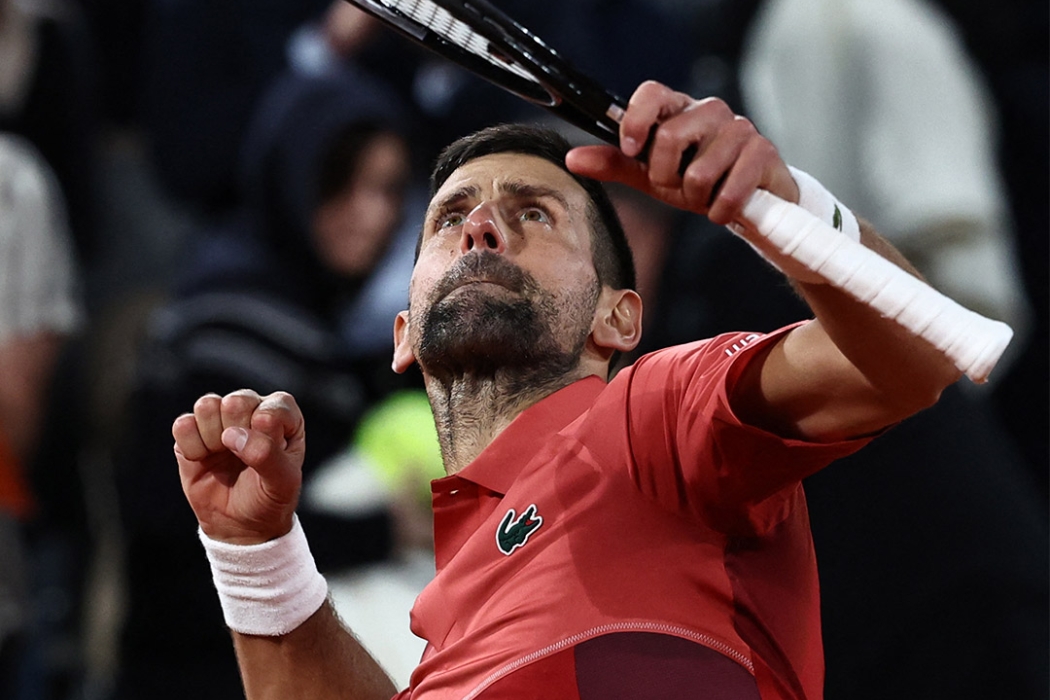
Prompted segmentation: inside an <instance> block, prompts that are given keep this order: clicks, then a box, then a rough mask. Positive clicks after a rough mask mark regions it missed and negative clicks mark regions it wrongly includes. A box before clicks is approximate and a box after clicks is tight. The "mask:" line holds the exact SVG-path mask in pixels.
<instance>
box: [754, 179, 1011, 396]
mask: <svg viewBox="0 0 1050 700" xmlns="http://www.w3.org/2000/svg"><path fill="white" fill-rule="evenodd" d="M743 215H744V218H745V219H747V220H748V221H750V222H751V224H752V225H753V226H754V227H755V229H756V230H757V231H758V233H759V234H760V235H761V236H762V237H764V238H765V239H766V241H767V242H768V243H769V244H770V245H771V246H772V247H773V248H774V249H775V250H777V251H779V252H780V253H782V254H783V255H786V256H788V257H790V258H792V259H793V260H794V261H796V262H797V263H799V264H800V265H802V266H803V267H805V268H806V269H807V270H809V271H811V272H813V273H815V274H816V275H818V276H820V277H821V278H823V279H825V280H827V283H828V284H831V285H832V286H834V287H837V288H839V289H841V290H843V291H844V292H846V293H848V294H849V295H850V296H852V297H853V298H855V299H857V300H858V301H860V302H862V303H864V304H867V305H868V306H870V307H871V308H873V309H874V310H875V311H877V312H878V313H879V314H880V315H882V316H884V317H886V318H890V319H894V320H895V321H897V322H898V323H899V324H901V326H903V327H904V328H906V329H907V330H908V331H910V332H911V333H913V334H915V335H917V336H919V337H921V338H923V339H925V340H927V341H928V342H929V343H931V344H932V345H933V346H934V347H936V348H937V349H938V350H940V351H941V352H942V353H944V355H945V356H946V357H948V359H950V360H951V361H952V362H953V363H954V364H955V366H956V367H957V368H958V369H959V370H960V371H962V372H964V373H965V374H966V376H967V377H969V378H970V379H971V380H972V381H974V382H977V383H983V382H984V381H986V380H987V378H988V375H989V374H990V373H991V371H992V369H993V368H994V367H995V365H996V363H997V362H998V361H999V358H1000V357H1001V356H1002V354H1003V352H1004V351H1005V350H1006V346H1007V345H1008V344H1009V342H1010V339H1011V338H1012V337H1013V330H1012V329H1011V328H1010V326H1008V325H1007V324H1005V323H1003V322H1001V321H996V320H993V319H990V318H986V317H984V316H982V315H980V314H978V313H975V312H974V311H971V310H970V309H967V308H965V307H963V306H961V305H960V304H958V303H957V302H955V301H953V300H952V299H949V298H948V297H946V296H945V295H943V294H941V293H940V292H938V291H937V290H935V289H934V288H933V287H931V286H929V285H928V284H926V283H925V282H923V281H922V280H920V279H918V278H916V277H914V276H913V275H911V274H909V273H908V272H905V271H904V270H903V269H901V268H900V267H898V266H896V265H894V264H893V263H891V262H890V261H889V260H887V259H886V258H884V257H882V256H881V255H879V254H878V253H875V252H874V251H872V250H870V249H869V248H866V247H864V246H863V245H861V244H860V243H857V242H855V241H853V240H851V239H850V238H849V237H847V236H844V235H843V234H842V233H841V232H839V231H837V230H836V229H834V228H832V227H831V226H829V225H828V224H826V223H824V222H823V221H821V220H820V219H818V218H817V217H815V216H813V215H812V214H810V213H809V212H808V211H806V210H805V209H802V208H801V207H799V206H797V205H795V204H792V203H790V202H786V201H784V200H782V199H780V198H779V197H777V196H776V195H773V194H772V193H770V192H767V191H765V190H758V191H756V192H755V193H754V195H752V197H751V199H750V200H749V201H748V202H747V204H746V205H745V206H744V210H743Z"/></svg>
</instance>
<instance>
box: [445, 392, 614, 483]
mask: <svg viewBox="0 0 1050 700" xmlns="http://www.w3.org/2000/svg"><path fill="white" fill-rule="evenodd" d="M605 386H606V384H605V382H604V381H603V380H602V379H601V378H600V377H597V376H594V375H591V376H589V377H586V378H584V379H581V380H579V381H576V382H573V383H572V384H570V385H569V386H567V387H564V388H562V389H559V390H558V391H556V392H554V393H553V394H551V395H550V396H548V397H546V398H544V399H542V400H541V401H539V402H537V403H535V404H533V405H532V406H530V407H529V408H527V409H525V410H524V411H522V412H521V414H520V415H519V416H518V417H517V418H515V419H514V420H513V421H512V422H511V424H510V425H508V426H507V428H506V429H505V430H504V431H503V432H502V433H500V434H499V435H498V436H496V439H495V440H493V441H492V443H491V444H490V445H489V446H488V447H486V448H485V449H484V450H483V451H482V453H481V454H480V455H478V457H477V458H476V459H475V460H474V461H473V462H471V463H470V464H468V465H467V466H466V467H464V468H463V469H462V470H461V471H460V472H459V473H457V474H454V475H452V476H447V477H444V478H442V479H438V480H437V481H435V482H434V488H435V491H437V490H442V487H443V486H444V487H447V486H448V485H449V484H448V482H450V481H452V480H457V479H465V480H467V481H470V482H473V483H475V484H477V485H479V486H482V487H484V488H486V489H489V490H490V491H495V492H496V493H499V494H506V493H507V490H508V489H509V488H510V486H511V484H513V483H514V480H515V479H516V478H517V477H518V474H519V473H520V472H521V470H522V468H523V467H524V466H525V465H526V464H527V463H528V461H529V460H530V459H531V458H532V457H533V455H534V454H535V450H530V449H523V447H524V446H525V445H529V444H532V443H533V441H535V440H536V439H537V438H541V437H543V436H547V435H553V434H554V433H557V432H558V431H560V430H561V429H562V428H564V427H565V426H567V425H568V424H569V423H571V422H572V421H574V420H576V419H577V418H578V417H579V416H580V415H581V414H582V413H583V412H584V411H586V410H587V409H588V408H590V407H591V405H592V404H593V403H594V400H595V398H596V397H597V396H598V394H600V393H601V392H602V390H603V389H604V388H605Z"/></svg>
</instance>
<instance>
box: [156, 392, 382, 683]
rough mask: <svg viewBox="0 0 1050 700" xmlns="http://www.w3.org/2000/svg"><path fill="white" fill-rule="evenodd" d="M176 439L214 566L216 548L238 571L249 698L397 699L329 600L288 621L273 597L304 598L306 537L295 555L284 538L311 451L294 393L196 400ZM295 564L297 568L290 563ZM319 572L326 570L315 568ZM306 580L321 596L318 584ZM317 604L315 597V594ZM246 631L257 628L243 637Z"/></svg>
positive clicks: (238, 641)
mask: <svg viewBox="0 0 1050 700" xmlns="http://www.w3.org/2000/svg"><path fill="white" fill-rule="evenodd" d="M172 435H173V436H174V438H175V457H176V460H177V462H178V465H179V477H180V479H181V481H182V488H183V491H184V492H185V494H186V498H187V500H188V501H189V503H190V506H191V507H192V508H193V511H194V513H195V514H196V516H197V520H198V523H199V524H200V528H201V532H202V533H203V534H204V535H205V536H206V537H205V538H204V539H205V546H206V548H207V549H208V551H209V557H211V558H212V566H213V571H214V570H216V566H217V562H219V560H218V559H217V558H215V557H216V551H221V558H222V560H223V561H222V562H219V566H218V569H219V570H220V573H219V574H217V576H222V575H223V574H222V570H223V569H224V567H225V569H227V570H228V571H230V572H232V575H231V576H230V581H228V582H226V583H229V584H230V586H229V587H230V589H231V590H232V591H233V594H232V595H231V598H232V599H233V601H234V605H233V606H232V607H231V609H233V610H234V612H233V615H234V617H236V616H238V615H243V616H244V617H245V618H246V621H245V623H244V627H242V631H240V632H239V631H237V630H236V628H237V627H238V626H240V625H239V624H236V623H235V624H231V627H232V628H234V631H233V638H234V646H235V648H236V651H237V658H238V663H239V665H240V669H241V678H242V681H243V683H244V688H245V692H246V695H247V698H248V700H271V699H273V700H276V699H278V698H279V699H281V700H286V699H287V698H310V699H311V700H326V699H329V698H330V699H331V700H389V699H390V698H391V697H392V696H393V695H394V693H395V692H396V689H395V687H394V684H393V682H392V681H391V680H390V679H389V678H388V677H387V675H386V673H385V672H384V671H383V669H382V667H381V666H380V665H379V664H378V663H377V662H376V661H375V660H374V659H373V658H372V657H371V656H370V655H369V654H368V652H367V651H366V650H365V649H364V648H363V647H362V646H361V644H360V643H359V642H358V641H357V640H356V639H355V638H354V636H353V635H352V634H351V633H350V632H349V631H348V630H347V629H346V628H345V627H344V626H343V625H342V623H341V622H340V620H339V618H338V617H337V615H336V614H335V611H334V610H333V609H332V607H331V604H330V603H328V602H324V603H323V604H321V605H320V608H319V609H317V610H314V611H313V612H312V614H310V608H305V609H301V614H300V612H299V611H296V613H295V614H297V615H299V616H298V617H296V619H294V620H291V621H288V620H287V619H282V617H285V618H286V617H287V614H286V611H285V610H284V609H282V606H281V603H279V602H275V601H274V600H273V598H277V599H279V600H282V601H283V600H284V599H286V598H287V597H289V596H291V597H292V598H294V599H296V601H297V602H299V603H300V604H302V600H303V599H302V597H301V596H296V594H297V593H298V592H299V590H298V588H297V583H298V582H299V578H301V577H302V575H303V574H302V571H303V568H302V567H300V566H298V562H300V561H301V560H302V558H304V556H305V547H306V545H305V540H302V539H299V540H298V544H297V545H296V546H299V547H301V548H302V549H300V550H297V551H295V552H293V554H294V555H295V556H287V554H288V547H289V546H290V545H292V544H295V541H294V538H285V535H288V534H289V533H290V532H291V531H292V529H293V525H294V523H295V508H296V505H297V504H298V501H299V492H300V489H301V486H302V464H303V456H304V454H305V428H304V422H303V416H302V412H301V411H300V410H299V407H298V406H297V405H296V403H295V399H294V398H292V396H290V395H289V394H286V393H283V392H278V393H275V394H270V395H269V396H265V397H262V396H259V395H258V394H256V393H255V392H253V391H247V390H242V391H237V392H234V393H232V394H228V395H227V396H224V397H220V396H218V395H215V394H209V395H206V396H203V397H201V398H200V399H198V400H197V402H196V403H195V404H194V407H193V413H187V414H183V415H181V416H179V417H178V418H177V419H176V420H175V423H174V424H173V425H172ZM300 533H301V531H300ZM281 538H284V539H283V540H281ZM300 538H301V534H300ZM278 540H280V541H278ZM268 543H272V545H271V546H269V547H263V548H262V549H263V550H269V551H267V552H264V553H261V554H260V551H259V547H258V546H257V545H265V544H268ZM253 546H255V547H253ZM242 548H243V549H242ZM300 555H302V556H300ZM260 556H261V557H264V558H267V559H266V561H267V562H269V563H274V562H276V564H275V568H274V569H273V570H268V569H267V570H265V571H262V572H259V568H260V567H259V566H258V559H257V558H258V557H260ZM306 558H307V559H309V557H306ZM282 560H283V561H284V562H286V565H285V566H284V569H286V570H284V571H282V570H281V564H280V563H281V562H282ZM288 561H291V562H293V563H294V564H296V565H295V566H292V567H289V566H287V562H288ZM310 563H311V566H310V567H309V568H310V569H312V568H313V567H312V561H311V562H310ZM262 568H263V569H266V567H265V566H264V567H262ZM257 573H261V574H262V575H256V574H257ZM312 573H313V576H314V577H318V576H319V574H317V573H316V569H313V572H312ZM282 574H283V575H282ZM305 575H306V576H308V577H309V576H310V574H309V573H306V574H305ZM216 581H217V583H218V582H219V578H217V579H216ZM274 581H277V582H278V583H277V584H275V583H274ZM308 583H311V584H312V585H310V586H309V588H310V589H311V590H314V591H317V592H318V593H322V590H321V585H320V583H318V582H317V581H316V580H313V581H308ZM275 586H276V587H275ZM280 586H283V587H284V588H283V589H281V588H280ZM271 588H274V590H270V589H271ZM223 595H229V594H228V593H223ZM309 600H311V601H316V597H313V594H311V596H310V597H309ZM227 602H228V601H227V600H226V599H224V605H223V607H224V611H226V608H227V605H226V603H227ZM316 604H317V603H316V602H313V603H311V605H316ZM238 610H239V611H240V612H237V611H238ZM306 615H308V617H306V619H305V620H304V621H302V622H301V623H300V624H295V623H296V622H299V621H300V620H302V619H303V616H306ZM275 620H276V621H277V622H275ZM227 621H228V622H229V621H230V615H229V614H228V615H227ZM286 622H288V623H289V624H287V625H286V624H284V623H286ZM245 628H247V629H250V630H251V632H252V634H246V633H243V631H244V629H245ZM271 628H272V633H271V632H270V631H269V630H270V629H271ZM289 629H290V631H288V630H289ZM256 630H261V632H260V633H259V634H256V633H255V632H256Z"/></svg>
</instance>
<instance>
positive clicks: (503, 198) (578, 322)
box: [402, 153, 600, 376]
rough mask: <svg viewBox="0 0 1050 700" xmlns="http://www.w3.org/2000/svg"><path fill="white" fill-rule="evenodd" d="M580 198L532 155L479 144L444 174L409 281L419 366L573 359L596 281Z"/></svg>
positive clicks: (460, 370) (481, 369)
mask: <svg viewBox="0 0 1050 700" xmlns="http://www.w3.org/2000/svg"><path fill="white" fill-rule="evenodd" d="M587 206H588V198H587V195H586V193H585V192H584V190H583V188H582V187H580V186H579V185H578V184H577V183H576V182H575V181H574V180H573V179H572V177H570V176H569V175H568V174H567V173H565V172H564V171H563V170H561V169H560V168H559V167H557V166H556V165H554V164H552V163H550V162H548V161H546V160H544V159H542V158H539V157H536V156H526V155H521V154H515V153H504V154H497V155H491V156H485V157H483V158H478V159H477V160H473V161H471V162H469V163H467V164H465V165H464V166H462V167H460V168H459V169H458V170H456V171H455V172H454V173H453V174H452V176H451V177H449V179H448V180H447V181H446V182H445V183H444V184H443V185H442V186H441V189H440V190H439V191H438V192H437V194H435V196H434V198H433V199H432V200H431V204H430V207H429V208H428V210H427V214H426V219H425V221H424V225H423V234H422V242H421V246H420V253H419V260H418V261H417V263H416V267H415V270H414V272H413V276H412V284H411V287H410V307H409V312H408V320H409V324H408V342H409V346H410V348H411V351H412V354H413V355H414V357H415V358H416V359H417V360H418V361H419V363H420V365H421V366H422V367H423V369H424V371H426V372H428V373H430V374H432V375H441V374H452V375H457V374H464V373H471V374H475V375H482V376H491V375H494V374H495V373H496V371H497V370H510V371H524V372H525V373H526V374H529V373H530V371H532V370H536V371H539V372H540V373H543V372H547V373H551V374H553V375H555V376H559V375H560V374H563V373H565V372H567V371H569V370H571V369H572V368H573V367H575V366H576V365H577V364H578V362H579V358H580V354H581V352H582V350H583V348H584V345H585V343H586V341H587V338H588V336H589V334H590V331H591V326H592V324H593V321H594V312H595V305H596V303H597V300H598V295H599V292H600V285H599V283H598V281H597V276H596V274H595V271H594V264H593V258H592V254H591V239H590V236H591V234H590V228H589V225H588V222H587ZM405 366H407V364H406V365H405ZM402 369H403V367H402Z"/></svg>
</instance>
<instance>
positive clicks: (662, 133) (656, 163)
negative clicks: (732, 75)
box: [649, 98, 735, 188]
mask: <svg viewBox="0 0 1050 700" xmlns="http://www.w3.org/2000/svg"><path fill="white" fill-rule="evenodd" d="M734 116H735V115H734V114H733V112H732V110H730V109H729V106H728V105H726V103H725V102H723V101H721V100H718V99H713V98H712V99H707V100H701V101H699V102H694V103H692V104H691V105H690V106H689V107H687V108H686V109H684V110H683V111H681V112H679V113H678V114H676V115H674V116H673V117H671V118H669V119H667V120H666V121H665V122H664V123H662V124H661V125H660V128H659V129H657V130H656V133H655V134H654V136H653V143H652V146H651V148H650V151H649V179H650V181H651V182H652V183H653V185H655V186H657V187H661V188H672V187H679V186H680V185H681V183H682V176H683V173H684V171H685V170H686V168H687V167H688V164H689V162H690V161H691V160H693V159H694V156H695V155H696V154H698V153H699V154H701V155H702V154H703V153H705V152H706V151H708V150H710V148H711V143H712V142H713V141H716V140H717V139H719V138H722V133H723V131H724V130H725V127H726V126H727V125H728V124H732V123H733V120H734Z"/></svg>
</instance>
